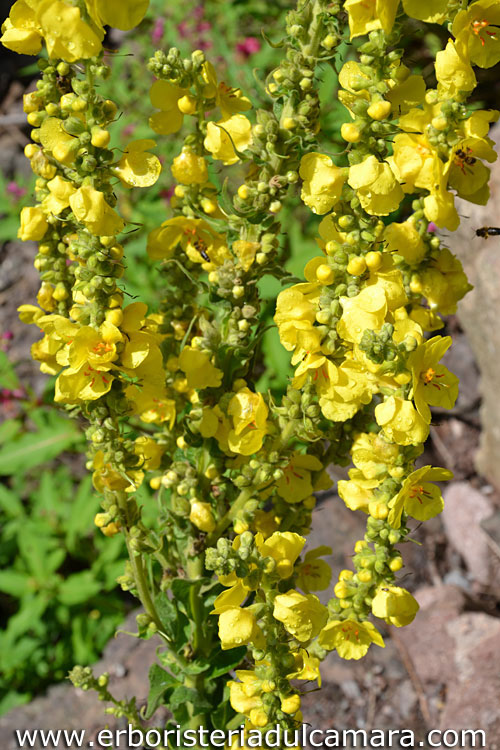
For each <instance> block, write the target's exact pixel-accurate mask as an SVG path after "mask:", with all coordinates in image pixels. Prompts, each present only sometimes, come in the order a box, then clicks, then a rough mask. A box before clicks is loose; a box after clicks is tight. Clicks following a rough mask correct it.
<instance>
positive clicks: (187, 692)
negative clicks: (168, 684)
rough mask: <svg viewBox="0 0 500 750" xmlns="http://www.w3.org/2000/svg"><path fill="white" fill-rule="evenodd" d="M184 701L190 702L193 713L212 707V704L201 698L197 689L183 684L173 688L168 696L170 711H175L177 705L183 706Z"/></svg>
mask: <svg viewBox="0 0 500 750" xmlns="http://www.w3.org/2000/svg"><path fill="white" fill-rule="evenodd" d="M186 703H191V704H192V706H193V712H194V713H195V714H198V713H202V712H204V711H209V710H210V709H211V708H212V704H211V703H210V702H209V701H207V699H206V698H203V697H202V696H201V695H200V693H199V692H198V690H195V689H194V688H188V687H186V686H185V685H180V686H179V687H176V688H175V690H174V691H173V692H172V694H171V695H170V697H169V701H168V707H169V708H170V709H171V711H174V712H175V709H176V708H177V707H178V706H183V705H184V704H186Z"/></svg>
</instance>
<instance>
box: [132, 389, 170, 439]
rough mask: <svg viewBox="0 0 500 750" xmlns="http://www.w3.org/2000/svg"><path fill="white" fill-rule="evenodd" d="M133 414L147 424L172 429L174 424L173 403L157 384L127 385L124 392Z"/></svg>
mask: <svg viewBox="0 0 500 750" xmlns="http://www.w3.org/2000/svg"><path fill="white" fill-rule="evenodd" d="M125 395H126V396H127V399H129V401H130V402H131V404H132V406H133V412H134V413H135V414H139V416H140V418H141V419H142V421H143V422H146V423H148V424H151V423H152V424H163V423H166V424H167V425H168V427H169V428H170V429H172V427H173V425H174V422H175V401H173V399H170V398H167V395H166V392H165V389H164V388H162V387H159V386H158V385H157V384H148V383H143V384H141V385H139V384H134V385H129V386H128V387H127V388H126V390H125Z"/></svg>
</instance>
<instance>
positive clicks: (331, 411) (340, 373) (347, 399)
mask: <svg viewBox="0 0 500 750" xmlns="http://www.w3.org/2000/svg"><path fill="white" fill-rule="evenodd" d="M317 388H318V393H319V397H320V398H319V405H320V407H321V411H322V412H323V414H324V416H325V417H326V418H327V419H330V420H332V421H333V422H344V421H345V420H346V419H350V418H351V417H353V416H354V415H355V414H356V412H357V411H358V410H359V409H360V408H361V406H362V404H369V403H370V401H371V399H372V395H373V391H374V389H375V386H374V383H373V381H372V378H371V377H370V375H369V373H367V372H366V370H365V368H364V367H363V366H362V365H360V364H359V363H358V362H355V361H354V360H352V359H347V360H346V361H345V362H343V363H342V364H341V365H340V367H338V368H337V370H336V371H335V376H334V377H330V378H329V379H328V380H327V379H325V381H324V382H320V383H319V385H318V386H317Z"/></svg>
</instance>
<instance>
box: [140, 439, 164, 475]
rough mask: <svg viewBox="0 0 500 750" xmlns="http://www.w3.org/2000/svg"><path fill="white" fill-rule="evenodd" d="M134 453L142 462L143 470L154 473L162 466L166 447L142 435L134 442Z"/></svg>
mask: <svg viewBox="0 0 500 750" xmlns="http://www.w3.org/2000/svg"><path fill="white" fill-rule="evenodd" d="M134 453H135V454H136V455H137V456H139V458H140V459H141V460H142V463H141V467H140V468H141V469H148V470H150V471H154V470H155V469H158V468H159V466H160V464H161V459H162V456H163V453H164V447H163V446H161V445H160V444H159V443H157V442H156V440H154V439H153V438H151V437H146V436H145V435H141V436H139V437H138V438H136V439H135V441H134Z"/></svg>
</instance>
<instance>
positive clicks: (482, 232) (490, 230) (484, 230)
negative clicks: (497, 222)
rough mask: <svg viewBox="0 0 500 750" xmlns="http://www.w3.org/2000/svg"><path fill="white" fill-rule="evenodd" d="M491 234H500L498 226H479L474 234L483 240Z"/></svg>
mask: <svg viewBox="0 0 500 750" xmlns="http://www.w3.org/2000/svg"><path fill="white" fill-rule="evenodd" d="M493 235H500V227H480V228H479V229H476V236H477V237H482V238H483V239H484V240H487V239H488V237H492V236H493Z"/></svg>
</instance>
